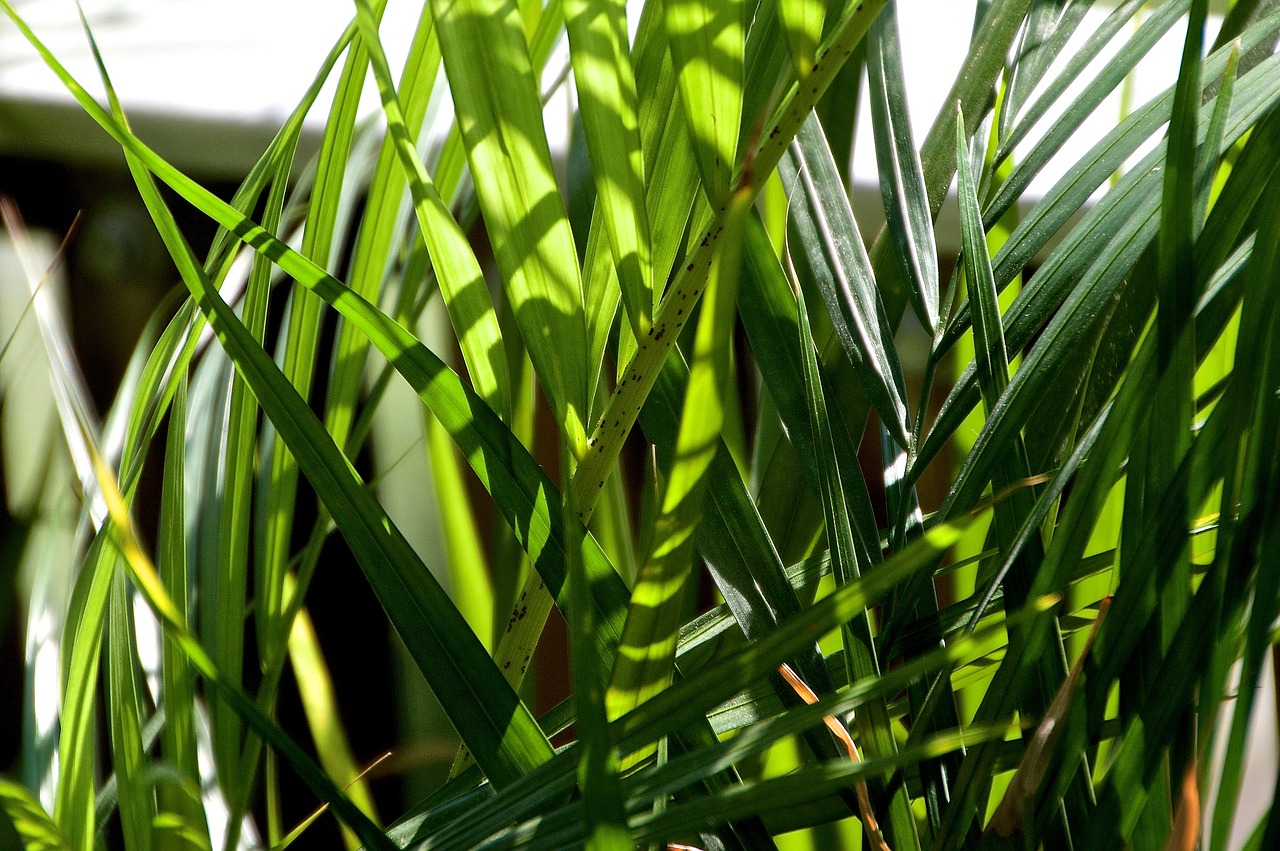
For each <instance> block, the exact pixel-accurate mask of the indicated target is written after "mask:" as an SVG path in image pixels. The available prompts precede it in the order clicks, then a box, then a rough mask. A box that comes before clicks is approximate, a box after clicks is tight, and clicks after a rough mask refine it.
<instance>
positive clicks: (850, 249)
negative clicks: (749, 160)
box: [782, 117, 908, 447]
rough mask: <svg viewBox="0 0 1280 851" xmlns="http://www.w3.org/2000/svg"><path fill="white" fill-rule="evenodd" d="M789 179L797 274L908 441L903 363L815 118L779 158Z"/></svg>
mask: <svg viewBox="0 0 1280 851" xmlns="http://www.w3.org/2000/svg"><path fill="white" fill-rule="evenodd" d="M782 171H783V175H784V178H785V179H786V180H787V181H789V182H790V184H791V190H790V191H791V197H792V199H793V205H792V209H791V221H792V228H793V230H792V238H791V239H790V240H789V243H790V245H791V248H792V254H793V258H794V260H795V261H796V268H797V272H798V273H800V274H802V275H805V276H807V277H808V278H810V279H811V280H812V281H813V282H814V284H815V285H816V287H817V290H818V292H819V293H821V297H822V300H823V302H824V303H825V305H826V308H827V312H828V313H830V314H831V318H832V321H833V323H834V324H835V329H836V334H837V336H838V337H839V339H840V343H841V345H842V346H843V348H844V352H845V355H846V357H848V358H849V360H850V362H851V363H852V364H853V365H854V372H855V374H856V375H857V376H858V378H859V379H860V380H861V383H862V387H863V390H864V391H865V392H866V394H867V396H868V397H870V399H871V400H872V403H873V404H874V405H875V408H876V410H877V412H878V413H879V414H880V416H881V419H882V420H883V421H884V423H885V425H886V427H887V428H888V429H889V433H890V434H891V435H892V436H893V438H894V440H895V441H897V443H898V444H899V445H900V446H903V447H905V446H906V445H907V443H908V438H907V432H908V425H907V424H908V414H907V405H906V391H905V387H904V385H903V379H902V368H901V367H900V366H899V364H898V354H897V349H896V348H895V347H894V346H893V332H892V330H891V329H890V327H889V323H888V317H887V316H886V315H885V310H884V307H883V305H882V304H881V302H880V296H879V293H878V291H877V289H876V280H875V276H874V274H873V273H872V271H871V263H870V261H869V260H868V259H867V254H866V250H865V249H864V248H863V246H862V235H861V234H860V233H859V232H858V226H857V223H856V222H855V221H854V219H853V211H852V210H851V209H850V208H849V200H848V198H847V197H846V196H845V194H844V190H843V188H842V185H841V182H840V178H839V175H837V174H836V173H835V163H834V161H833V160H832V159H831V151H830V149H829V148H828V147H827V143H826V139H824V138H823V137H822V128H821V127H820V126H819V125H818V121H817V119H816V118H814V117H811V118H810V119H809V120H808V121H806V122H805V124H804V127H803V128H802V129H801V130H800V134H799V135H798V136H797V137H796V144H795V145H794V146H793V147H792V148H791V150H790V152H789V154H788V157H787V159H785V160H784V162H783V166H782Z"/></svg>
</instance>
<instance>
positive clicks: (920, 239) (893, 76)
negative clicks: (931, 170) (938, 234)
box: [867, 3, 938, 333]
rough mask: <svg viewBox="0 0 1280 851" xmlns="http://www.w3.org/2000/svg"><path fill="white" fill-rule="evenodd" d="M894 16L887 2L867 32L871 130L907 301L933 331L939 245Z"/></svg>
mask: <svg viewBox="0 0 1280 851" xmlns="http://www.w3.org/2000/svg"><path fill="white" fill-rule="evenodd" d="M897 17H898V7H897V4H896V3H891V4H890V5H889V8H887V9H886V10H885V11H884V12H882V13H881V14H880V17H878V18H876V23H875V26H874V27H873V29H872V31H871V40H870V41H871V44H870V46H871V49H870V51H869V53H868V56H867V78H868V81H869V86H868V90H869V91H870V93H871V129H872V132H873V134H874V138H875V148H876V163H877V164H878V166H879V169H880V197H881V199H882V200H883V201H884V209H885V216H886V220H887V228H888V232H889V237H890V238H891V239H892V240H893V243H894V246H895V247H896V248H897V254H898V256H899V257H900V258H901V260H902V262H903V264H904V265H905V269H904V274H905V279H906V280H907V281H908V282H909V283H910V287H909V289H908V293H907V294H908V297H909V298H910V300H911V305H912V307H913V308H914V309H915V312H916V316H917V317H919V319H920V323H921V324H922V325H924V328H925V330H926V331H928V332H930V333H932V332H933V330H934V328H935V327H936V326H937V324H938V246H937V244H936V242H935V241H934V237H933V220H932V216H931V215H930V213H929V197H928V195H927V193H926V192H925V186H924V173H923V171H922V170H921V167H920V156H919V154H917V153H916V147H915V141H914V139H913V138H912V135H911V122H910V120H909V118H910V111H909V110H908V108H907V91H906V81H905V80H904V78H903V71H902V50H901V47H900V45H899V43H898V24H897Z"/></svg>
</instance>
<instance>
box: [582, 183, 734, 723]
mask: <svg viewBox="0 0 1280 851" xmlns="http://www.w3.org/2000/svg"><path fill="white" fill-rule="evenodd" d="M748 203H749V201H748V199H747V198H746V196H743V197H741V198H738V199H735V201H734V208H735V213H734V215H732V216H730V218H729V220H728V228H729V230H728V231H727V233H728V234H729V235H728V236H727V237H726V239H725V240H724V241H723V242H722V245H724V246H725V248H724V249H722V251H721V253H720V255H719V256H718V257H717V258H716V261H715V268H714V270H713V272H712V275H711V279H710V282H709V283H708V290H709V291H710V292H709V295H708V298H707V302H706V303H705V304H704V305H703V309H702V313H701V315H700V318H699V319H698V326H697V332H696V335H695V337H694V344H693V363H692V364H691V365H690V367H689V378H688V381H687V383H686V385H685V393H684V405H683V406H682V408H681V414H680V424H679V427H678V434H677V437H676V440H675V459H674V461H673V463H672V466H671V471H670V473H669V475H668V477H667V481H666V487H665V490H664V491H663V493H662V501H661V508H660V511H659V514H658V517H657V518H656V519H655V520H654V525H653V530H652V532H651V533H650V535H649V540H650V552H649V555H648V557H647V558H646V559H645V562H644V564H643V566H642V567H641V568H640V574H639V576H638V578H637V580H636V584H635V587H634V588H633V589H632V591H631V604H630V606H629V607H628V609H627V621H626V625H625V626H624V627H623V631H622V639H621V642H620V643H619V646H618V659H617V662H616V663H615V664H614V668H613V676H612V679H611V681H610V683H609V692H608V695H607V698H606V699H607V704H608V711H609V717H610V718H618V717H620V716H621V715H623V714H624V713H626V712H628V711H629V710H631V709H632V708H634V707H635V706H637V705H639V704H640V703H643V702H644V701H645V700H647V699H648V698H649V697H651V696H652V695H654V694H657V693H658V692H660V691H662V690H663V689H664V688H666V687H667V685H668V683H669V682H670V679H671V675H672V671H673V666H674V663H675V653H676V639H677V637H678V635H679V627H680V615H681V611H682V601H683V597H684V589H685V585H686V584H687V582H688V578H689V574H690V571H691V570H692V568H693V543H694V537H693V532H694V529H695V527H696V526H697V525H698V520H699V518H700V517H701V515H702V502H703V496H704V494H705V490H706V487H707V483H708V480H709V476H708V475H707V474H708V470H709V468H710V467H711V464H712V461H713V459H714V458H715V456H716V454H717V449H718V448H719V446H720V440H719V435H720V432H721V428H722V425H723V423H724V397H725V392H726V388H727V387H728V383H729V380H730V375H731V374H732V360H733V358H732V336H733V322H734V305H735V303H736V300H737V289H738V288H737V283H738V274H739V273H738V269H739V265H740V259H741V257H740V253H739V252H738V250H737V248H738V246H739V244H740V240H739V237H738V235H737V232H738V231H740V230H741V227H742V218H743V217H744V216H745V215H746V213H747V209H748Z"/></svg>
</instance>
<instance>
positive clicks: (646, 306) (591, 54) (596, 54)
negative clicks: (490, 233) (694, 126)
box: [564, 0, 654, 333]
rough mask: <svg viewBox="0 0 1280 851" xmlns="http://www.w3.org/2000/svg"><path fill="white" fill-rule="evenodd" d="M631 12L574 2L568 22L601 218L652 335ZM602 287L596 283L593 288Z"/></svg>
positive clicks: (606, 3)
mask: <svg viewBox="0 0 1280 851" xmlns="http://www.w3.org/2000/svg"><path fill="white" fill-rule="evenodd" d="M626 11H627V10H626V3H625V2H623V0H568V2H566V3H565V10H564V17H565V29H566V30H567V31H568V35H569V48H570V49H569V56H570V59H571V60H572V62H573V74H574V82H575V84H576V86H577V92H578V102H579V110H580V112H581V115H582V124H583V128H584V130H585V135H586V140H587V153H588V154H589V155H590V157H591V170H592V173H593V175H594V177H595V185H596V192H597V194H598V202H597V204H596V214H599V215H600V216H601V217H602V223H603V230H604V234H605V236H606V237H607V240H608V244H609V249H610V252H611V253H612V255H613V262H614V265H615V269H616V273H617V277H618V281H619V283H620V284H621V287H622V297H623V300H624V302H625V303H626V305H627V313H628V314H629V315H630V316H631V317H632V321H633V322H634V323H636V325H635V327H636V328H637V329H638V330H639V333H644V331H645V330H647V329H648V326H649V323H650V322H651V321H652V317H651V313H652V305H653V302H654V295H653V262H652V259H651V256H650V253H651V252H650V238H649V213H648V211H647V210H646V207H645V179H644V177H645V175H644V159H643V156H642V146H641V137H640V125H639V117H638V108H639V107H638V103H639V101H638V97H637V95H636V81H635V76H634V74H633V72H632V66H631V55H630V51H629V49H628V45H627V14H626ZM593 219H594V216H593ZM592 227H593V230H594V227H595V224H594V221H593V224H592ZM590 268H591V267H590V266H588V267H587V269H588V270H590ZM594 285H595V284H594V283H593V282H591V281H590V280H588V282H587V286H588V287H591V286H594Z"/></svg>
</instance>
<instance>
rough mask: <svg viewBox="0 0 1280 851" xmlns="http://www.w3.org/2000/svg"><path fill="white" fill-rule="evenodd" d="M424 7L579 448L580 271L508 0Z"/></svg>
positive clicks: (437, 2)
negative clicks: (429, 14)
mask: <svg viewBox="0 0 1280 851" xmlns="http://www.w3.org/2000/svg"><path fill="white" fill-rule="evenodd" d="M431 9H432V12H433V13H434V15H435V19H436V26H437V28H438V30H439V33H438V35H439V39H440V49H441V51H442V53H443V54H444V65H445V72H446V73H447V75H448V78H449V87H450V90H451V91H452V93H453V103H454V108H455V109H456V111H457V114H458V123H459V125H460V126H461V128H462V136H463V139H464V141H465V142H466V147H467V156H468V159H469V161H470V163H471V175H472V178H473V179H474V180H475V182H476V195H477V197H478V199H479V201H480V209H481V211H482V212H483V214H484V221H485V226H486V227H487V229H488V231H489V237H490V240H491V242H492V243H493V248H494V254H495V256H496V258H497V261H498V268H499V269H500V270H501V272H502V278H503V283H504V284H505V286H506V291H507V297H508V299H509V300H510V302H511V306H512V309H513V311H514V312H515V316H516V322H517V323H518V324H519V326H520V333H521V335H522V336H523V337H524V342H525V346H526V348H527V349H528V351H529V356H530V358H531V359H532V360H533V364H534V368H535V370H536V371H537V374H538V378H539V380H540V382H541V383H542V386H543V388H544V390H545V391H546V393H547V397H548V399H549V400H550V402H551V407H552V410H553V411H554V413H555V415H556V422H557V423H558V424H559V425H560V426H561V429H562V433H563V435H564V437H565V439H566V440H567V441H568V442H569V445H570V446H572V447H574V451H575V452H580V451H581V449H582V445H581V443H582V441H583V440H584V439H585V434H584V422H585V419H586V416H587V406H588V400H589V397H590V390H591V388H589V387H587V369H586V328H585V323H584V317H583V287H582V276H581V272H580V271H579V269H578V256H577V252H576V250H575V248H574V244H573V236H572V234H571V232H570V230H569V218H568V216H567V215H566V213H565V210H564V204H563V202H562V201H561V198H560V190H559V188H558V187H557V186H556V181H555V173H554V171H553V169H552V166H551V153H550V150H549V148H548V147H547V137H546V132H545V130H544V128H543V126H542V106H541V101H540V98H539V95H538V88H537V81H536V79H535V78H534V74H533V67H532V64H531V61H530V58H529V48H528V45H527V43H526V41H525V36H524V28H523V25H522V24H521V22H520V17H519V13H518V10H517V8H516V5H515V3H514V2H512V0H432V3H431ZM499 80H501V84H498V81H499Z"/></svg>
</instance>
